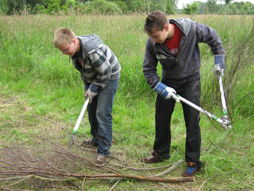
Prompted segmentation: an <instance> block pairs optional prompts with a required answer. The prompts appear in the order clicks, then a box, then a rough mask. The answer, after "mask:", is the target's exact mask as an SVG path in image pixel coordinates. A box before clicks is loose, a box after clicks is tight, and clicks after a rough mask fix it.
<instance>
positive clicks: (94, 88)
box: [88, 84, 100, 95]
mask: <svg viewBox="0 0 254 191" xmlns="http://www.w3.org/2000/svg"><path fill="white" fill-rule="evenodd" d="M99 88H100V87H99V86H97V85H95V84H91V85H90V86H89V89H88V90H89V91H90V92H92V93H93V94H95V95H97V94H98V91H99Z"/></svg>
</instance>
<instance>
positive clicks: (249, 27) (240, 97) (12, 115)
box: [0, 14, 254, 191]
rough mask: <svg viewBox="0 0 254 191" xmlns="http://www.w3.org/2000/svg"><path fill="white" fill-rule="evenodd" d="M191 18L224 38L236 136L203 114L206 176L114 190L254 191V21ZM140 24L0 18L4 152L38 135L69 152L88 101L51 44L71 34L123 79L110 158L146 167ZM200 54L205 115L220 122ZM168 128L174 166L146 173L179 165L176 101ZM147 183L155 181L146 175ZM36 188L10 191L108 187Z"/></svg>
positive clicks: (89, 183) (149, 121)
mask: <svg viewBox="0 0 254 191" xmlns="http://www.w3.org/2000/svg"><path fill="white" fill-rule="evenodd" d="M169 17H172V18H177V17H183V15H173V16H169ZM184 17H186V16H184ZM188 17H189V18H191V19H193V20H195V21H197V22H200V23H203V24H207V25H209V26H211V27H213V28H214V29H216V31H217V32H218V34H219V35H220V37H221V40H222V42H223V45H224V48H225V50H226V71H225V75H224V88H225V92H226V95H227V101H228V107H229V111H230V116H231V118H232V121H233V124H232V126H233V128H232V129H230V130H224V129H223V128H222V127H221V125H220V124H218V123H217V122H215V121H213V120H210V119H208V117H207V116H205V115H204V114H201V122H200V124H201V134H202V153H201V161H203V162H204V163H205V168H204V169H203V171H202V172H201V173H199V174H198V175H197V176H196V181H195V182H192V183H177V184H168V183H152V182H141V181H140V182H139V181H131V180H128V181H121V182H120V183H118V184H117V186H116V187H115V189H114V190H138V191H139V190H140V191H141V190H181V191H182V190H193V191H194V190H195V191H196V190H197V191H198V190H207V191H208V190H209V191H210V190H211V191H213V190H221V191H231V190H234V191H243V190H244V191H247V190H248V191H249V190H254V178H253V177H254V149H253V148H254V147H253V142H254V131H253V126H254V119H253V116H254V109H253V107H254V101H253V99H254V65H253V60H254V46H253V45H254V26H253V23H254V17H253V16H218V15H193V16H188ZM144 19H145V15H142V14H138V15H127V16H126V15H125V16H103V15H87V16H75V15H69V16H47V15H33V16H32V15H25V16H0V67H1V69H0V104H1V105H0V145H1V147H2V148H4V147H7V146H11V145H15V144H17V143H18V144H19V145H22V144H24V145H26V146H27V145H33V146H35V147H36V146H37V139H36V137H37V136H38V135H43V136H45V137H50V139H52V140H58V141H60V142H61V143H63V145H64V144H65V145H67V142H68V139H69V135H70V134H71V132H72V129H73V127H74V125H75V122H76V120H77V118H78V115H79V112H80V110H81V108H82V105H83V102H84V92H83V84H82V82H81V80H80V76H79V73H78V71H76V69H74V67H73V66H72V63H71V61H70V59H69V58H68V56H64V55H62V54H61V52H59V51H57V50H56V49H55V48H54V47H53V44H52V40H53V35H54V31H55V30H56V29H57V28H58V27H69V28H71V29H72V30H73V31H74V32H75V33H76V34H77V35H85V34H97V35H99V36H100V37H101V38H102V39H103V41H104V42H105V44H107V45H108V46H109V47H111V49H112V50H113V51H114V53H115V54H116V55H117V57H118V59H119V62H120V64H121V66H122V71H121V80H120V87H119V89H118V92H117V95H116V97H115V104H114V110H113V146H112V149H111V151H112V154H113V155H115V156H117V157H119V158H121V159H123V160H125V162H126V163H127V164H129V165H130V166H133V167H139V168H141V167H144V165H143V164H142V163H141V162H140V159H141V158H142V157H144V156H146V155H148V154H150V152H151V151H152V147H153V141H154V133H155V128H154V105H155V97H156V94H155V92H153V91H152V90H151V89H150V88H149V86H148V85H147V83H146V80H145V78H144V76H143V72H142V63H143V56H144V50H145V44H146V39H147V36H146V34H145V33H144V32H143V23H144ZM200 50H201V58H202V67H201V83H202V97H201V100H202V107H203V108H204V109H206V110H208V111H209V112H212V113H214V114H215V115H217V116H219V117H221V116H222V109H221V104H220V93H219V86H218V82H217V78H216V76H215V74H214V70H213V68H214V64H213V56H212V54H211V50H210V48H209V46H207V45H206V44H200ZM160 71H161V68H160V66H158V72H159V73H160ZM87 118H88V117H87V115H85V118H84V121H83V122H82V126H81V127H80V131H79V133H78V138H79V139H80V140H82V139H84V138H88V137H89V136H90V129H89V125H88V119H87ZM171 124H172V127H171V133H172V144H171V158H170V159H169V160H168V161H165V162H163V163H161V164H154V165H146V168H152V167H160V166H163V165H167V164H169V163H174V162H176V161H178V160H180V159H184V145H185V124H184V119H183V114H182V108H181V104H179V103H178V104H177V105H176V108H175V112H174V114H173V118H172V122H171ZM59 126H60V127H59ZM61 127H64V128H61ZM84 127H85V128H84ZM59 134H60V135H59ZM59 137H61V138H59ZM0 164H1V163H0ZM0 168H1V165H0ZM184 168H185V164H184V163H183V164H182V165H181V166H180V167H179V168H178V169H176V170H175V171H174V172H173V174H172V175H168V176H181V173H182V171H183V170H184ZM143 175H145V176H148V175H151V174H149V173H147V172H144V174H143ZM37 181H38V182H37V184H34V183H31V182H29V181H28V182H27V181H22V182H20V183H17V184H15V185H13V186H12V189H13V190H15V189H24V190H109V189H110V188H111V187H112V185H113V184H114V183H112V182H110V181H94V180H86V183H85V188H84V187H83V186H80V185H79V184H78V183H77V185H78V186H77V187H74V186H70V185H68V184H63V183H59V182H57V183H56V182H52V183H51V184H50V185H49V184H47V186H43V184H42V183H39V182H40V181H39V180H37ZM44 181H45V180H44ZM11 184H12V182H11V181H10V182H6V181H1V180H0V190H1V189H2V190H5V188H7V187H4V186H6V185H11ZM1 186H2V187H1ZM6 190H7V189H6Z"/></svg>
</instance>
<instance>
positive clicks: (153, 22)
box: [144, 11, 168, 33]
mask: <svg viewBox="0 0 254 191" xmlns="http://www.w3.org/2000/svg"><path fill="white" fill-rule="evenodd" d="M167 23H168V20H167V16H166V15H165V14H164V13H162V12H161V11H153V12H151V13H150V14H149V15H148V16H147V17H146V20H145V24H144V31H145V32H147V33H151V32H152V30H153V29H154V28H156V29H159V30H162V29H163V27H164V25H165V24H167Z"/></svg>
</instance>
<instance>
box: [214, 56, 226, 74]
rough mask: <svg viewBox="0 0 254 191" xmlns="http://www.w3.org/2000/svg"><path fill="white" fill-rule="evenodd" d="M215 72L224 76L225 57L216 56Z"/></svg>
mask: <svg viewBox="0 0 254 191" xmlns="http://www.w3.org/2000/svg"><path fill="white" fill-rule="evenodd" d="M214 64H215V71H216V73H217V74H223V73H224V69H225V55H224V54H221V55H214Z"/></svg>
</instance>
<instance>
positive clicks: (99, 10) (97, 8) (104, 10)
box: [80, 0, 122, 14]
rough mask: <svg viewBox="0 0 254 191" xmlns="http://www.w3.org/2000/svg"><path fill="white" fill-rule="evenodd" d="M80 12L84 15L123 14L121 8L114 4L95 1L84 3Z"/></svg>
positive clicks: (99, 0) (100, 0) (102, 0)
mask: <svg viewBox="0 0 254 191" xmlns="http://www.w3.org/2000/svg"><path fill="white" fill-rule="evenodd" d="M80 12H81V13H84V14H91V13H92V14H120V13H122V11H121V9H120V7H119V6H118V5H117V4H116V3H113V2H107V1H106V0H94V1H88V2H86V3H84V4H83V5H82V6H81V8H80Z"/></svg>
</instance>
